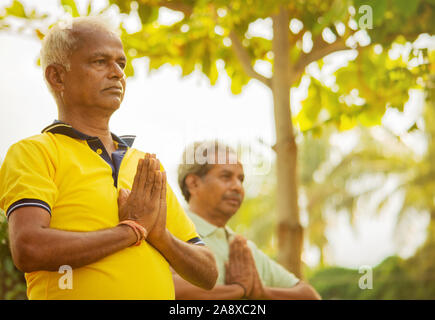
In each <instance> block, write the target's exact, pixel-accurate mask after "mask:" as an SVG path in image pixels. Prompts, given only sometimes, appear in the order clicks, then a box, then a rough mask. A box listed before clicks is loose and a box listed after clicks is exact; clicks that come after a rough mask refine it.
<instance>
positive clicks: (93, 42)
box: [63, 28, 126, 112]
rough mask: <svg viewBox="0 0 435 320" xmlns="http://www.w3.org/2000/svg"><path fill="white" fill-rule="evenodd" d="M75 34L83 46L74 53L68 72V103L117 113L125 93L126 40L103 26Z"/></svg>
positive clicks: (68, 104) (65, 94) (66, 94)
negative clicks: (123, 45) (123, 40)
mask: <svg viewBox="0 0 435 320" xmlns="http://www.w3.org/2000/svg"><path fill="white" fill-rule="evenodd" d="M82 29H84V28H82ZM75 33H76V34H77V36H78V37H79V41H78V43H80V45H79V47H78V48H77V49H76V50H75V51H74V52H73V53H72V54H71V57H70V70H69V71H68V72H66V74H65V79H64V92H63V99H64V103H65V104H66V106H74V107H82V108H100V109H106V110H108V111H112V112H113V111H115V110H116V109H118V108H119V106H120V104H121V102H122V100H123V98H124V93H125V85H126V83H125V76H124V68H125V65H126V57H125V54H124V50H123V47H122V42H121V40H120V39H119V37H118V36H116V35H115V34H113V33H110V32H107V31H104V30H99V29H90V28H87V29H84V30H75Z"/></svg>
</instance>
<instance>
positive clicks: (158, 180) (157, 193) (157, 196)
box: [151, 171, 162, 200]
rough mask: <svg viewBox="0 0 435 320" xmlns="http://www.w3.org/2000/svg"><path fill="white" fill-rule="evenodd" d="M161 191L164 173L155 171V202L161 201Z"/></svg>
mask: <svg viewBox="0 0 435 320" xmlns="http://www.w3.org/2000/svg"><path fill="white" fill-rule="evenodd" d="M161 191H162V173H161V172H160V171H155V172H154V184H153V189H152V195H151V199H153V200H157V199H160V193H161Z"/></svg>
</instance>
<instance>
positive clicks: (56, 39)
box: [41, 16, 119, 93]
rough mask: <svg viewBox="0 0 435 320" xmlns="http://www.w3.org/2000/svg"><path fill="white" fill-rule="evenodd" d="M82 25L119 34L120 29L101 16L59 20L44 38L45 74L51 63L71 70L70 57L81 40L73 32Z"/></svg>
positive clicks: (43, 64) (43, 68)
mask: <svg viewBox="0 0 435 320" xmlns="http://www.w3.org/2000/svg"><path fill="white" fill-rule="evenodd" d="M81 26H83V27H88V28H94V29H100V30H106V31H108V32H111V33H115V34H117V35H119V32H118V30H116V29H115V28H114V27H113V25H112V24H111V23H110V22H109V21H108V20H106V19H105V18H103V17H101V16H87V17H77V18H70V19H68V20H65V21H60V22H58V23H57V24H56V25H54V26H53V27H52V28H51V29H50V30H49V31H48V32H47V34H46V35H45V37H44V39H43V40H42V48H41V67H42V71H43V74H44V75H45V70H46V69H47V67H48V66H49V65H51V64H59V65H62V66H64V67H65V69H66V70H67V71H69V70H70V61H69V58H70V56H71V54H72V52H73V51H74V50H75V49H76V48H77V41H78V40H79V39H78V37H77V35H75V34H74V32H73V27H74V28H76V27H81ZM44 79H45V76H44ZM45 80H46V79H45ZM46 82H47V80H46ZM47 85H48V88H49V89H50V91H52V90H51V87H50V85H49V84H48V83H47ZM52 93H53V92H52Z"/></svg>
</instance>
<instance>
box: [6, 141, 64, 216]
mask: <svg viewBox="0 0 435 320" xmlns="http://www.w3.org/2000/svg"><path fill="white" fill-rule="evenodd" d="M47 144H48V145H47ZM49 150H50V147H49V142H48V141H46V143H44V138H43V137H40V136H39V137H36V138H34V139H32V138H28V139H25V140H22V141H20V142H18V143H16V144H14V145H12V146H11V147H10V148H9V150H8V153H7V154H6V158H5V159H4V162H3V164H2V166H1V168H0V208H1V209H2V210H4V211H5V213H6V215H7V216H8V217H9V215H10V214H11V213H12V212H13V211H14V210H15V209H18V208H20V207H23V206H36V207H41V208H43V209H45V210H47V211H48V212H49V213H50V214H51V209H52V208H53V205H54V203H55V201H56V198H57V194H58V192H57V187H56V184H55V183H54V175H55V159H54V157H53V152H49Z"/></svg>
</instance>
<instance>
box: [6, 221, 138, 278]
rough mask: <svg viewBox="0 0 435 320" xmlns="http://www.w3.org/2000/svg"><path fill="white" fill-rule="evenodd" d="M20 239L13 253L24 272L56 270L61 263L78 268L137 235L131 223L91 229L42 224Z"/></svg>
mask: <svg viewBox="0 0 435 320" xmlns="http://www.w3.org/2000/svg"><path fill="white" fill-rule="evenodd" d="M17 240H18V241H16V245H15V246H13V250H12V253H13V256H16V257H17V261H16V264H17V266H18V267H19V268H20V267H21V269H24V270H23V271H25V272H31V271H39V270H46V271H57V270H58V269H59V267H60V266H61V265H69V266H71V267H72V268H79V267H82V266H85V265H88V264H90V263H93V262H96V261H98V260H100V259H102V258H104V257H106V256H108V255H111V254H113V253H115V252H117V251H119V250H121V249H124V248H127V247H128V246H130V245H132V244H133V243H134V242H135V241H136V235H135V233H134V231H133V230H132V229H131V228H130V227H128V226H117V227H114V228H110V229H104V230H99V231H92V232H72V231H64V230H58V229H52V228H41V229H40V230H39V231H38V232H33V233H32V234H31V235H25V236H21V239H17ZM18 246H19V248H18ZM14 247H15V248H14ZM17 252H19V254H14V253H17Z"/></svg>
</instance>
